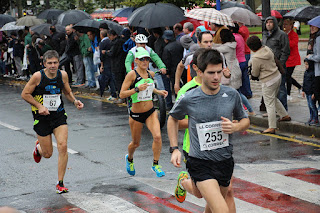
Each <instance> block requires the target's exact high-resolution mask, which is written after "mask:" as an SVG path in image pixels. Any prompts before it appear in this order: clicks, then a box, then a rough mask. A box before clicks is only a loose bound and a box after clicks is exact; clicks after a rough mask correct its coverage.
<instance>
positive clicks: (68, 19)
mask: <svg viewBox="0 0 320 213" xmlns="http://www.w3.org/2000/svg"><path fill="white" fill-rule="evenodd" d="M84 19H90V15H89V14H88V13H86V12H84V11H82V10H68V11H66V12H63V13H61V14H60V15H59V16H58V19H57V24H60V25H62V26H67V25H69V24H76V23H78V22H80V21H82V20H84Z"/></svg>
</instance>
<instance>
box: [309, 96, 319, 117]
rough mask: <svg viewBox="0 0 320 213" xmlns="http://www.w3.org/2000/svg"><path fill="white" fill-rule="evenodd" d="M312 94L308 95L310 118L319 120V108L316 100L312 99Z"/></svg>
mask: <svg viewBox="0 0 320 213" xmlns="http://www.w3.org/2000/svg"><path fill="white" fill-rule="evenodd" d="M311 97H312V95H306V98H307V101H308V107H309V112H310V120H315V121H317V120H319V119H318V109H317V106H316V101H315V100H312V98H311Z"/></svg>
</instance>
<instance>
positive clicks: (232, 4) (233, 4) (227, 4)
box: [214, 1, 252, 12]
mask: <svg viewBox="0 0 320 213" xmlns="http://www.w3.org/2000/svg"><path fill="white" fill-rule="evenodd" d="M230 7H241V8H245V9H248V10H250V11H251V12H252V9H251V7H249V6H248V5H245V4H241V3H238V2H236V1H221V10H223V9H226V8H230ZM214 8H216V6H215V7H214Z"/></svg>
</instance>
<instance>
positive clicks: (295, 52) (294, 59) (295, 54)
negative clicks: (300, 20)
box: [283, 19, 302, 101]
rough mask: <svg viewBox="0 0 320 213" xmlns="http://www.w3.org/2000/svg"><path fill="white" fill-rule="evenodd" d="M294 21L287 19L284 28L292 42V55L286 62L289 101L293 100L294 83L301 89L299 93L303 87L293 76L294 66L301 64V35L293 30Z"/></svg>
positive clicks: (290, 42)
mask: <svg viewBox="0 0 320 213" xmlns="http://www.w3.org/2000/svg"><path fill="white" fill-rule="evenodd" d="M293 23H294V22H293V20H290V19H285V20H284V21H283V30H284V32H285V33H287V34H288V38H289V44H290V55H289V58H288V60H287V62H286V66H287V73H286V82H287V94H288V96H287V99H288V101H290V100H292V97H291V96H290V93H291V85H292V84H293V85H294V86H296V87H297V88H298V89H299V94H300V92H301V88H302V87H301V85H300V84H299V83H298V82H297V81H296V80H295V79H294V78H293V77H292V74H293V71H294V68H295V67H296V66H297V65H300V64H301V59H300V54H299V48H298V42H299V36H298V34H297V33H296V32H294V30H293Z"/></svg>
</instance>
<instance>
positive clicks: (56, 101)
mask: <svg viewBox="0 0 320 213" xmlns="http://www.w3.org/2000/svg"><path fill="white" fill-rule="evenodd" d="M60 96H61V94H55V95H43V106H45V107H46V108H47V109H48V110H49V111H57V109H58V108H59V106H60V104H61V98H60Z"/></svg>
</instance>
